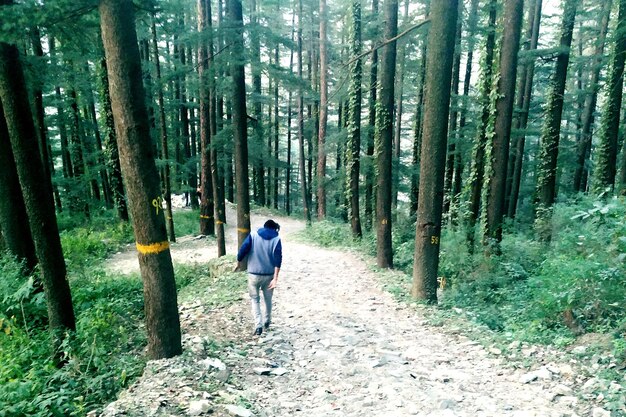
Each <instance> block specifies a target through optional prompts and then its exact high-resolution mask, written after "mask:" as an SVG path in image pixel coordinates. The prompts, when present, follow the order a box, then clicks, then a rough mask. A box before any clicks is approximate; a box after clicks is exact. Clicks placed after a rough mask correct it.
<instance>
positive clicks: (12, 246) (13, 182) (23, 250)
mask: <svg viewBox="0 0 626 417" xmlns="http://www.w3.org/2000/svg"><path fill="white" fill-rule="evenodd" d="M0 195H2V198H1V199H0V230H1V231H2V235H3V236H4V243H5V246H6V248H7V249H8V250H9V251H10V252H11V254H13V256H15V257H17V259H19V260H20V261H23V262H24V266H25V267H26V268H25V272H26V273H30V272H31V271H33V269H34V268H35V266H36V265H37V256H36V255H35V244H34V243H33V237H32V235H31V233H30V226H29V225H28V215H27V214H26V205H25V204H24V196H23V195H22V189H21V188H20V182H19V178H18V175H17V167H16V166H15V160H14V158H13V150H12V149H11V140H10V139H9V130H8V128H7V124H6V121H5V120H4V109H3V108H2V102H1V101H0Z"/></svg>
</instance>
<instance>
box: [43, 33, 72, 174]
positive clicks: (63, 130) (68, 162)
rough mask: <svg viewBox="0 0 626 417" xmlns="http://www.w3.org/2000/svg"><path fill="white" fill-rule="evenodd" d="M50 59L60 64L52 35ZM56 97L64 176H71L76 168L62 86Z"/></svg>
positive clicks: (57, 89) (53, 62)
mask: <svg viewBox="0 0 626 417" xmlns="http://www.w3.org/2000/svg"><path fill="white" fill-rule="evenodd" d="M49 49H50V60H51V62H52V64H53V65H58V62H57V59H56V54H55V50H56V43H55V40H54V37H50V41H49ZM54 98H55V100H56V105H57V108H56V110H57V126H58V128H59V141H60V142H61V161H62V163H63V177H64V178H71V177H73V176H74V168H73V167H72V159H71V158H70V153H69V144H68V142H67V127H66V125H65V124H66V121H65V112H64V111H63V96H62V95H61V87H59V86H58V85H56V86H55V87H54Z"/></svg>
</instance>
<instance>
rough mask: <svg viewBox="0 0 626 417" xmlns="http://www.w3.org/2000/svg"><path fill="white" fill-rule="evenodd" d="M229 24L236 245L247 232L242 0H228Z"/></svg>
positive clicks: (248, 198) (247, 194)
mask: <svg viewBox="0 0 626 417" xmlns="http://www.w3.org/2000/svg"><path fill="white" fill-rule="evenodd" d="M228 14H229V17H230V24H231V25H232V27H233V28H235V30H236V32H235V34H234V35H233V39H232V43H233V46H232V52H231V54H232V55H231V57H232V60H231V65H230V69H231V75H232V77H233V97H232V107H233V110H232V111H233V137H234V141H235V177H236V179H235V180H236V182H237V198H236V200H237V238H238V239H237V240H238V244H239V246H241V245H242V244H243V241H244V240H245V239H246V237H248V235H249V234H250V186H249V183H248V133H247V129H248V128H247V120H246V117H247V112H246V78H245V74H244V60H243V53H244V49H243V11H242V8H241V0H228Z"/></svg>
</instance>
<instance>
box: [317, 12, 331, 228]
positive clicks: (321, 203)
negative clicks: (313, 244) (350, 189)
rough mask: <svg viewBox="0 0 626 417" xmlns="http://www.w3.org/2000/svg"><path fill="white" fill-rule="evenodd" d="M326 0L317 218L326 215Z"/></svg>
mask: <svg viewBox="0 0 626 417" xmlns="http://www.w3.org/2000/svg"><path fill="white" fill-rule="evenodd" d="M327 19H328V16H327V15H326V0H320V124H319V129H318V131H319V135H318V139H317V218H318V219H320V220H323V219H324V218H325V217H326V124H327V121H328V81H327V80H326V77H327V73H328V68H327V66H328V64H327V62H328V58H327V56H326V42H327V40H326V22H327Z"/></svg>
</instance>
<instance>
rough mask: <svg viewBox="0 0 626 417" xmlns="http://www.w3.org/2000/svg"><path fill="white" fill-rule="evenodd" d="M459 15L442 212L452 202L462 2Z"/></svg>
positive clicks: (444, 212)
mask: <svg viewBox="0 0 626 417" xmlns="http://www.w3.org/2000/svg"><path fill="white" fill-rule="evenodd" d="M458 15H459V17H458V18H457V20H456V35H455V38H454V61H452V94H451V97H450V107H451V109H450V120H449V121H448V126H449V127H448V131H449V132H450V133H449V134H450V136H451V137H450V139H449V140H448V142H449V143H448V152H447V155H446V175H445V180H444V183H443V190H444V191H443V192H444V194H443V214H444V215H445V214H446V213H448V212H449V211H450V205H451V203H452V198H453V194H452V180H453V178H454V165H455V161H456V160H457V154H459V151H457V140H458V139H457V138H458V132H457V121H458V116H459V112H458V101H459V98H458V96H459V77H460V75H461V37H462V35H463V3H461V2H459V12H458ZM459 163H460V162H459Z"/></svg>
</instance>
